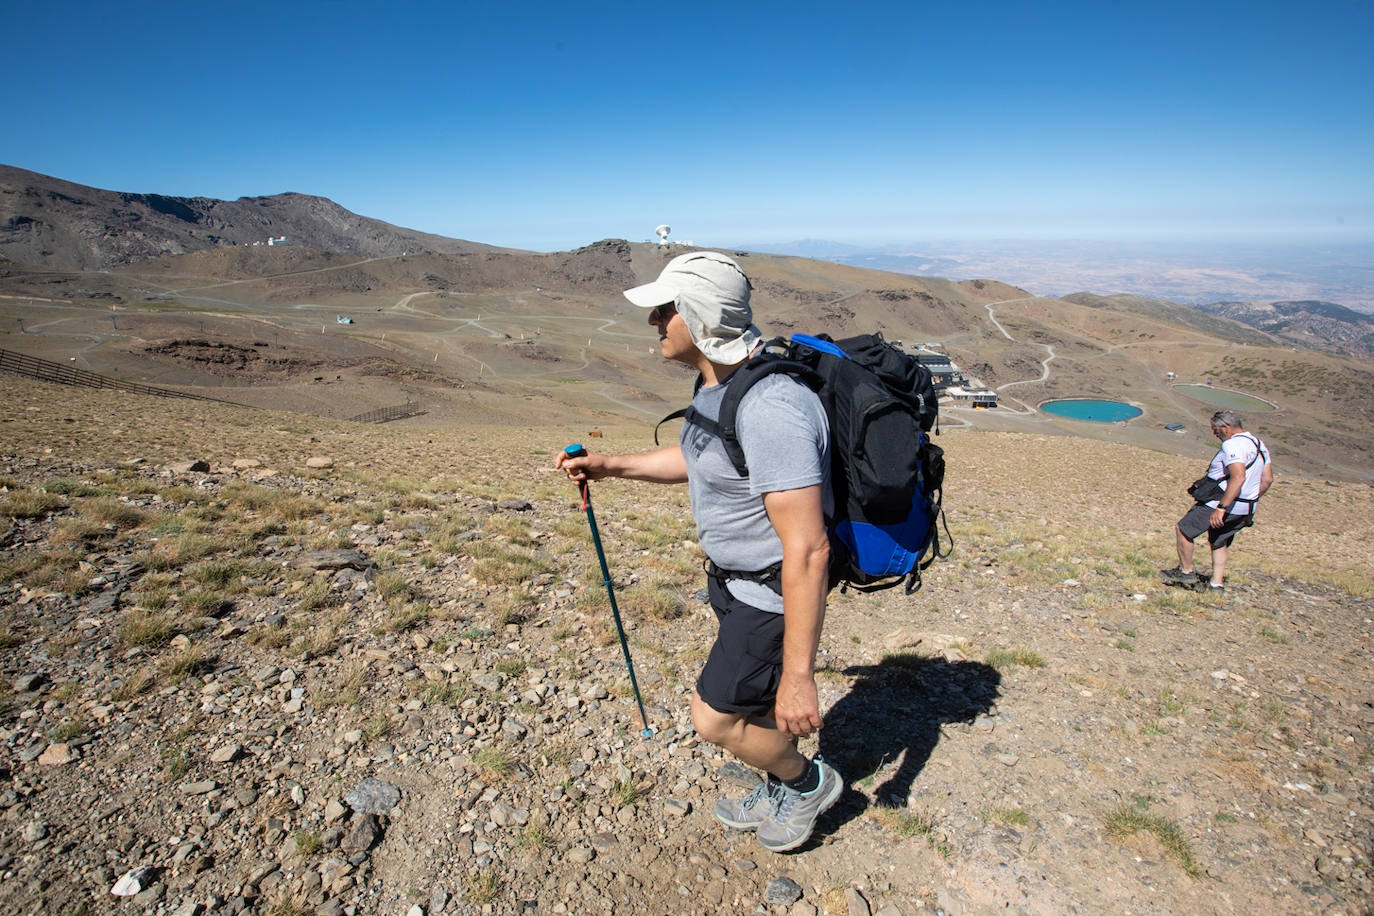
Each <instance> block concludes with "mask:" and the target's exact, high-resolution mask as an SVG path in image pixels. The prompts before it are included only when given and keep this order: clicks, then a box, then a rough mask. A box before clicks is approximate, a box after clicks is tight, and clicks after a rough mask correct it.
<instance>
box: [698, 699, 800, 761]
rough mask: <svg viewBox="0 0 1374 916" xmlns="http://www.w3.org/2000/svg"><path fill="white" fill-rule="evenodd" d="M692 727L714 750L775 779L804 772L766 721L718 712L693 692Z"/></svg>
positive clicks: (792, 750) (789, 744)
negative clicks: (725, 752) (726, 752)
mask: <svg viewBox="0 0 1374 916" xmlns="http://www.w3.org/2000/svg"><path fill="white" fill-rule="evenodd" d="M692 725H693V726H694V727H695V728H696V730H697V734H699V735H701V737H702V738H704V739H706V740H707V741H709V742H711V743H712V744H714V745H715V746H716V747H720V748H724V749H725V750H727V751H729V752H730V753H732V754H734V755H735V756H736V757H738V758H739V759H740V760H742V761H744V762H745V763H747V764H748V765H749V766H751V767H754V768H756V769H760V770H763V771H765V772H768V773H771V774H773V775H774V776H776V777H777V778H778V779H781V780H784V781H786V780H789V779H796V778H797V777H798V776H801V775H802V773H804V772H805V771H806V767H807V763H808V761H807V759H806V757H805V756H804V755H803V754H802V753H801V751H799V750H797V746H796V745H795V744H793V743H792V741H791V739H789V738H787V737H786V736H784V735H783V733H782V732H780V731H778V730H777V728H776V727H774V725H773V723H772V721H771V720H769V719H763V718H759V717H750V716H746V715H743V714H740V713H725V712H719V711H718V710H715V709H713V708H711V706H710V705H709V704H707V702H706V701H705V700H703V699H702V698H701V697H700V696H699V695H698V694H697V693H696V691H693V692H692Z"/></svg>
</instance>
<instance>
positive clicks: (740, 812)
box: [713, 779, 782, 830]
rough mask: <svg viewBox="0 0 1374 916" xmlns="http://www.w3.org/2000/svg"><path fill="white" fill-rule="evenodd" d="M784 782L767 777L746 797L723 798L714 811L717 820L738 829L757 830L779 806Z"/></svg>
mask: <svg viewBox="0 0 1374 916" xmlns="http://www.w3.org/2000/svg"><path fill="white" fill-rule="evenodd" d="M781 788H782V783H779V782H774V781H773V780H771V779H765V780H764V781H763V782H761V783H759V784H758V785H757V786H755V787H754V791H752V792H750V793H749V794H748V795H746V796H744V798H722V799H721V800H720V801H718V802H716V809H715V811H714V812H713V813H714V814H715V816H716V820H718V821H720V822H721V823H722V824H724V825H725V826H727V827H733V828H735V829H736V830H757V829H758V827H759V824H762V823H763V822H764V821H765V820H767V819H768V818H769V817H770V816H772V814H773V812H774V811H775V810H776V809H777V807H778V795H779V791H780V790H781Z"/></svg>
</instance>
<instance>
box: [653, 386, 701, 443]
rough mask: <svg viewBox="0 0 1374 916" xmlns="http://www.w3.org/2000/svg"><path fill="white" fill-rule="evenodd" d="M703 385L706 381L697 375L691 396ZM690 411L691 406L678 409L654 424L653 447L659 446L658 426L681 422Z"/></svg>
mask: <svg viewBox="0 0 1374 916" xmlns="http://www.w3.org/2000/svg"><path fill="white" fill-rule="evenodd" d="M705 383H706V379H705V378H704V377H703V376H701V375H698V376H697V380H696V384H694V385H693V386H692V394H693V395H694V396H695V395H696V393H697V392H698V391H700V390H701V386H702V385H704V384H705ZM691 409H692V408H691V405H688V406H687V407H680V408H678V409H677V410H675V411H673V412H672V413H670V414H668V416H666V417H664V418H663V419H662V420H659V421H658V422H657V423H655V424H654V445H658V444H659V442H658V428H659V427H660V426H662V425H663V424H664V423H667V422H669V421H670V420H681V419H682V418H683V417H685V416H687V413H688V411H690V410H691Z"/></svg>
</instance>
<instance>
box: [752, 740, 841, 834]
mask: <svg viewBox="0 0 1374 916" xmlns="http://www.w3.org/2000/svg"><path fill="white" fill-rule="evenodd" d="M816 766H817V767H819V768H820V771H821V782H820V785H818V786H816V788H814V789H812V790H811V791H810V792H807V793H806V794H804V795H803V794H802V793H801V792H798V791H797V790H796V789H791V788H788V786H787V785H786V784H785V783H778V803H777V808H776V809H775V810H774V811H772V812H771V813H770V814H769V816H768V817H767V818H765V819H764V821H763V823H762V824H760V825H759V844H760V845H761V846H763V848H764V849H767V850H769V851H770V852H787V851H788V850H789V849H796V848H797V847H798V846H800V845H801V844H803V843H805V842H806V841H807V839H808V838H809V837H810V836H811V831H812V829H813V828H815V826H816V818H818V817H820V815H821V812H823V811H825V810H826V809H827V808H829V807H830V806H831V805H833V804H835V802H836V801H838V800H839V798H840V795H841V793H843V792H844V780H843V779H842V778H841V777H840V774H839V773H837V772H835V769H834V767H832V766H830V765H829V764H828V763H826V762H825V761H824V760H822V759H821V758H819V757H817V758H816Z"/></svg>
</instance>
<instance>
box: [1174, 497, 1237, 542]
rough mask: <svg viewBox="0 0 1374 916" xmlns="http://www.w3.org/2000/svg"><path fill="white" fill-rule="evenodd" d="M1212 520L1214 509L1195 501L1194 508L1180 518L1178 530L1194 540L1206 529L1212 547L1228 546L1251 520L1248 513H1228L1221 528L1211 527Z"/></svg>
mask: <svg viewBox="0 0 1374 916" xmlns="http://www.w3.org/2000/svg"><path fill="white" fill-rule="evenodd" d="M1211 520H1212V510H1211V508H1209V507H1208V506H1204V505H1202V504H1201V503H1194V504H1193V508H1191V509H1189V510H1188V511H1187V512H1186V513H1185V514H1184V516H1183V518H1181V519H1179V520H1178V530H1179V531H1182V532H1183V536H1184V537H1186V538H1188V539H1189V540H1192V539H1193V538H1195V537H1197V536H1198V535H1200V534H1202V533H1203V532H1204V531H1205V532H1207V543H1208V544H1209V545H1211V546H1212V547H1228V546H1230V544H1231V541H1233V540H1235V537H1236V532H1237V531H1239V530H1240V529H1242V528H1244V527H1245V525H1246V523H1247V522H1248V521H1249V520H1250V516H1248V515H1228V516H1226V521H1225V522H1223V523H1222V525H1221V527H1220V528H1212V527H1210V526H1209V525H1210V522H1211Z"/></svg>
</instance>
